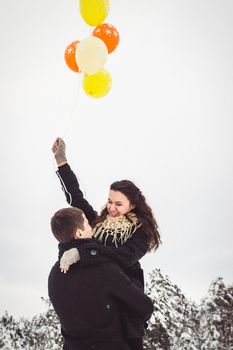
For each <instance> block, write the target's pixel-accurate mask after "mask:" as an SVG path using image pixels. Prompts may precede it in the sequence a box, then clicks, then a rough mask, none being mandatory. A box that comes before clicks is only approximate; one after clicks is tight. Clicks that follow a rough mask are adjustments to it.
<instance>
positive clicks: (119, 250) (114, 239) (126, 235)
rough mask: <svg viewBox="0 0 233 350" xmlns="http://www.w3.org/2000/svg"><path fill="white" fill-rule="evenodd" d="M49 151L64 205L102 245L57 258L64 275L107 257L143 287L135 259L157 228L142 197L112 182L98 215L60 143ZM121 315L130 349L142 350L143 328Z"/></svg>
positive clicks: (150, 246)
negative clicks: (80, 215)
mask: <svg viewBox="0 0 233 350" xmlns="http://www.w3.org/2000/svg"><path fill="white" fill-rule="evenodd" d="M52 150H53V152H54V154H55V159H56V162H57V165H58V171H57V175H58V177H59V179H60V181H61V184H62V187H63V190H64V192H65V195H66V199H67V202H68V203H69V204H70V205H71V206H73V207H77V208H80V209H81V210H83V212H84V214H85V215H86V217H87V219H88V221H89V223H90V225H91V226H92V228H93V231H94V237H95V238H96V239H97V240H100V241H101V242H102V243H103V245H96V243H95V241H93V242H90V244H89V246H88V247H86V248H85V249H80V250H79V251H77V249H71V250H72V253H74V251H75V254H70V256H69V251H67V252H65V254H64V255H63V257H62V259H61V266H62V271H64V272H66V271H67V269H68V268H69V265H70V264H71V263H75V262H77V261H78V260H80V262H79V263H80V264H82V265H88V264H94V263H97V262H98V261H102V260H104V259H106V258H109V257H110V258H112V259H114V260H116V261H117V262H118V263H119V264H120V266H121V267H122V268H123V269H124V271H125V272H126V273H127V275H128V276H129V277H130V279H131V280H133V282H134V283H136V284H137V285H138V286H139V287H140V288H144V278H143V270H142V269H141V267H140V263H139V262H138V260H139V259H141V258H142V257H143V256H144V255H145V254H146V253H147V252H149V251H151V250H156V249H157V248H158V246H159V244H160V243H161V241H160V235H159V231H158V225H157V223H156V220H155V218H154V216H153V213H152V210H151V208H150V207H149V206H148V204H147V203H146V200H145V197H144V196H143V194H142V193H141V191H140V190H139V188H138V187H137V186H136V185H135V184H134V183H133V182H131V181H129V180H122V181H117V182H114V183H113V184H112V185H111V186H110V192H109V198H108V202H107V204H106V206H105V208H104V209H103V210H102V212H101V213H100V215H99V216H98V215H97V212H96V211H94V209H93V208H92V207H91V205H90V204H89V203H88V202H87V200H86V199H84V197H83V193H82V191H81V190H80V188H79V184H78V181H77V178H76V176H75V174H74V173H73V172H72V170H71V168H70V166H69V165H68V163H67V159H66V153H65V143H64V141H63V140H62V139H61V138H57V139H56V141H55V143H54V144H53V148H52ZM60 253H61V254H62V253H63V251H61V252H60ZM63 261H64V265H62V264H63ZM121 315H122V323H123V329H124V333H125V337H126V339H127V342H128V344H129V346H130V349H131V350H142V349H143V342H142V336H143V335H144V325H143V324H142V323H141V321H140V320H139V319H136V318H135V317H130V315H129V314H128V312H126V310H124V309H123V308H122V310H121Z"/></svg>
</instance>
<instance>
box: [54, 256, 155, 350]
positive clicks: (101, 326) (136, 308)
mask: <svg viewBox="0 0 233 350" xmlns="http://www.w3.org/2000/svg"><path fill="white" fill-rule="evenodd" d="M48 287H49V297H50V299H51V301H52V304H53V306H54V309H55V311H56V313H57V315H58V317H59V320H60V322H61V326H62V332H63V336H64V338H65V339H66V340H67V341H71V342H90V343H94V342H109V341H111V342H116V343H117V342H119V343H124V341H123V336H122V331H123V330H122V327H121V322H120V314H119V305H121V307H122V306H123V307H125V308H129V309H131V311H133V312H135V313H137V314H138V315H139V316H140V317H141V318H142V319H143V320H144V319H146V318H147V317H149V316H150V314H151V313H152V311H153V306H152V303H151V301H150V299H149V298H148V297H146V296H145V295H143V293H142V292H141V291H140V290H139V289H138V288H137V287H135V286H134V285H133V284H132V282H131V281H130V280H129V279H128V277H127V276H126V275H125V274H124V272H123V271H122V270H121V269H120V268H119V266H118V265H116V264H114V263H111V262H108V263H100V264H96V265H91V266H87V267H81V266H80V265H79V264H75V265H73V266H72V268H71V269H70V270H69V272H68V273H67V274H63V273H61V272H60V268H59V262H57V263H56V264H55V265H54V266H53V268H52V270H51V272H50V275H49V285H48ZM119 349H125V350H126V349H128V347H127V345H125V347H119Z"/></svg>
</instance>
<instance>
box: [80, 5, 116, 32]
mask: <svg viewBox="0 0 233 350" xmlns="http://www.w3.org/2000/svg"><path fill="white" fill-rule="evenodd" d="M79 6H80V13H81V16H82V18H83V19H84V21H85V22H86V23H87V24H89V25H90V26H97V25H98V24H100V23H102V22H103V21H104V20H105V18H106V17H107V15H108V12H109V7H110V4H109V0H80V1H79Z"/></svg>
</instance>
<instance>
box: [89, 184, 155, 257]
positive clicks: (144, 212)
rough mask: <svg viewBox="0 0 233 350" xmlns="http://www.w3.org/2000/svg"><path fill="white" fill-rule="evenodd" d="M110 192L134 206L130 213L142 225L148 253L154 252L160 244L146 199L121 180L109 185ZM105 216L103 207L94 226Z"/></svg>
mask: <svg viewBox="0 0 233 350" xmlns="http://www.w3.org/2000/svg"><path fill="white" fill-rule="evenodd" d="M110 190H113V191H119V192H121V193H123V194H124V195H125V196H126V197H127V198H128V200H129V201H130V203H131V204H132V205H135V208H134V209H132V211H131V212H133V213H135V214H136V216H137V218H138V219H139V220H140V222H141V224H142V226H141V228H142V230H143V231H144V232H145V234H146V235H147V236H148V251H151V250H156V249H157V248H158V247H159V244H160V243H161V240H160V234H159V229H158V225H157V222H156V220H155V218H154V215H153V213H152V210H151V208H150V207H149V205H148V204H147V203H146V199H145V197H144V196H143V194H142V192H141V191H140V190H139V188H138V187H137V186H136V185H135V184H134V183H133V182H132V181H129V180H121V181H116V182H114V183H113V184H111V186H110ZM107 215H108V210H107V206H105V207H104V209H103V210H102V211H101V213H100V216H99V217H98V218H97V219H96V220H95V221H94V223H93V224H94V226H95V225H96V224H98V223H100V222H102V221H104V220H105V218H106V216H107ZM126 217H127V214H126ZM127 218H128V220H129V221H131V220H130V218H129V217H127Z"/></svg>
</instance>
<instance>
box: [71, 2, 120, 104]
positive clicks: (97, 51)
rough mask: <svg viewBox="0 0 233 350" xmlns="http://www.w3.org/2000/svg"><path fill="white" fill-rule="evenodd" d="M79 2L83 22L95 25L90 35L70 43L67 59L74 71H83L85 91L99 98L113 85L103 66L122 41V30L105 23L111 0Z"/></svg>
mask: <svg viewBox="0 0 233 350" xmlns="http://www.w3.org/2000/svg"><path fill="white" fill-rule="evenodd" d="M79 5H80V13H81V16H82V18H83V19H84V21H85V22H86V23H87V24H88V25H89V26H92V27H95V28H94V29H93V31H92V34H91V36H89V37H87V38H85V39H83V40H81V41H79V40H77V41H73V42H72V43H71V44H69V45H68V46H67V48H66V50H65V61H66V64H67V65H68V67H69V68H70V69H71V70H73V71H74V72H77V73H83V81H82V86H83V89H84V91H85V92H86V93H87V94H88V95H89V96H91V97H94V98H99V97H103V96H105V95H106V94H107V93H108V92H109V91H110V89H111V86H112V78H111V75H110V73H109V72H108V71H107V69H105V68H104V65H105V63H106V60H107V57H108V54H110V53H111V52H113V51H114V50H115V49H116V47H117V45H118V43H119V33H118V31H117V29H116V28H115V27H114V26H113V25H112V24H109V23H103V21H104V20H105V18H106V17H107V15H108V13H109V7H110V4H109V0H80V1H79Z"/></svg>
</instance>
